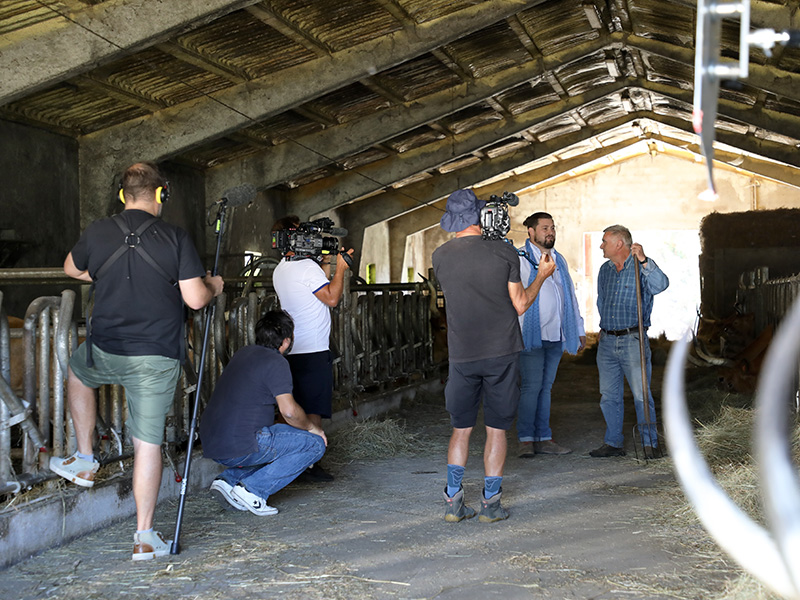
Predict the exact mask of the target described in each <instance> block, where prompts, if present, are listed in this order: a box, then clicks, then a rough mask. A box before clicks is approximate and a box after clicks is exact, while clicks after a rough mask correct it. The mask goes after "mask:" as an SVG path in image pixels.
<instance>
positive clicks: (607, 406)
mask: <svg viewBox="0 0 800 600" xmlns="http://www.w3.org/2000/svg"><path fill="white" fill-rule="evenodd" d="M644 349H645V361H646V367H647V396H648V402H649V404H650V423H655V422H656V407H655V403H654V402H653V394H652V393H650V380H651V374H652V366H651V364H650V340H648V339H647V338H645V341H644ZM640 356H641V355H640V353H639V334H638V333H629V334H627V335H618V336H616V335H608V334H607V333H605V332H601V333H600V342H599V344H598V348H597V370H598V371H599V372H600V410H602V411H603V417H605V420H606V435H605V438H604V440H603V441H604V442H605V443H606V444H608V445H609V446H614V447H615V448H622V447H623V446H624V443H625V436H624V435H623V433H622V420H623V416H624V413H625V407H624V405H623V401H622V396H623V393H624V392H625V379H627V380H628V385H629V386H630V388H631V392H632V393H633V403H634V406H635V407H636V420H637V422H638V423H639V431H640V433H641V435H642V442H643V444H644V445H645V446H653V447H656V446H658V438H657V437H656V434H655V427H654V426H653V425H651V426H650V427H645V426H643V424H644V423H645V418H644V395H643V392H642V365H641V362H640Z"/></svg>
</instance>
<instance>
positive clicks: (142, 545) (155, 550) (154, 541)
mask: <svg viewBox="0 0 800 600" xmlns="http://www.w3.org/2000/svg"><path fill="white" fill-rule="evenodd" d="M170 548H172V540H165V539H164V536H163V535H161V532H159V531H148V532H147V533H139V532H136V533H134V534H133V556H132V557H131V558H132V559H133V560H150V559H152V558H155V557H156V556H166V555H167V554H169V550H170Z"/></svg>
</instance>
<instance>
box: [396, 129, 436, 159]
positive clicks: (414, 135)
mask: <svg viewBox="0 0 800 600" xmlns="http://www.w3.org/2000/svg"><path fill="white" fill-rule="evenodd" d="M445 137H446V136H445V135H444V134H443V133H442V132H441V131H436V130H435V129H431V128H430V127H419V128H417V129H413V130H411V131H408V132H406V133H404V134H402V135H398V136H397V137H395V138H392V139H391V140H388V141H386V142H384V144H385V145H386V146H388V147H389V148H391V149H392V150H394V151H395V152H397V153H400V154H401V153H403V152H408V151H409V150H413V149H414V148H420V147H421V146H426V145H428V144H432V143H433V142H438V141H439V140H442V139H444V138H445Z"/></svg>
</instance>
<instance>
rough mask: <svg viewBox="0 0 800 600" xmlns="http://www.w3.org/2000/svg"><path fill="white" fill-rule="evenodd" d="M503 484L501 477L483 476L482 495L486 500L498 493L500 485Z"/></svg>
mask: <svg viewBox="0 0 800 600" xmlns="http://www.w3.org/2000/svg"><path fill="white" fill-rule="evenodd" d="M502 484H503V478H502V477H484V478H483V497H484V498H486V499H487V500H488V499H489V498H491V497H492V496H495V495H497V494H499V493H500V486H501V485H502Z"/></svg>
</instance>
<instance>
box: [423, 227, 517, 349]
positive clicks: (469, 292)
mask: <svg viewBox="0 0 800 600" xmlns="http://www.w3.org/2000/svg"><path fill="white" fill-rule="evenodd" d="M433 271H434V273H435V274H436V279H438V280H439V283H440V284H441V286H442V291H443V292H444V297H445V302H446V308H447V348H448V354H449V359H450V360H451V361H452V362H470V361H474V360H483V359H485V358H497V357H499V356H506V355H508V354H513V353H514V352H519V351H521V350H522V334H521V332H520V328H519V320H518V315H517V310H516V309H515V308H514V304H513V303H512V302H511V297H510V296H509V295H508V284H509V282H511V283H516V282H518V281H520V277H519V255H517V251H516V250H515V249H514V248H513V246H511V244H507V243H505V242H501V241H499V240H484V239H482V238H481V236H479V235H470V236H465V237H460V238H454V239H452V240H450V241H449V242H446V243H445V244H443V245H441V246H439V247H438V248H437V249H436V250H435V251H434V253H433Z"/></svg>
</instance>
